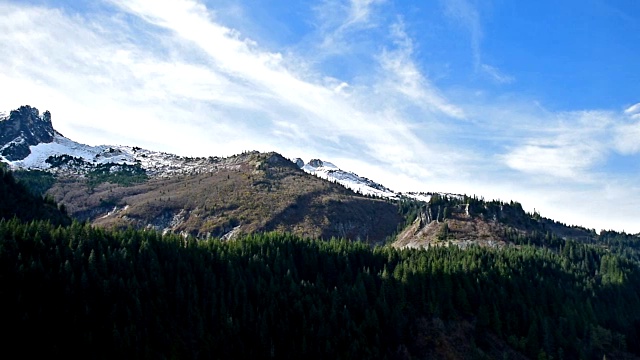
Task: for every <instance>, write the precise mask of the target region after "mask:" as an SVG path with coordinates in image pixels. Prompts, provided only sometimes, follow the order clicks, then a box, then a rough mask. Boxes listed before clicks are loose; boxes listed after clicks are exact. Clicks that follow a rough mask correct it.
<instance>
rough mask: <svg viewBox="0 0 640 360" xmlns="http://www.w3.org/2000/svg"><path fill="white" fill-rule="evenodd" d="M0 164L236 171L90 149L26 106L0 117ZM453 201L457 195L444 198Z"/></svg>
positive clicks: (132, 150) (314, 167) (216, 161)
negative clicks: (67, 136)
mask: <svg viewBox="0 0 640 360" xmlns="http://www.w3.org/2000/svg"><path fill="white" fill-rule="evenodd" d="M0 161H3V162H5V163H8V164H9V165H10V167H12V168H14V169H37V170H45V171H49V172H53V173H58V174H80V175H82V174H86V173H88V172H90V171H92V170H95V169H96V168H98V167H100V168H101V169H105V168H107V170H109V171H110V172H114V171H119V170H122V169H124V167H137V168H139V169H143V170H144V172H145V173H146V174H147V175H148V176H152V177H170V176H173V175H186V174H200V173H209V172H213V171H216V170H218V169H220V168H233V167H234V166H237V164H236V163H235V161H236V160H235V159H234V158H233V157H231V158H219V157H207V158H204V157H200V158H193V157H182V156H177V155H173V154H168V153H164V152H158V151H151V150H145V149H141V148H139V147H131V146H119V145H100V146H90V145H85V144H81V143H78V142H75V141H73V140H71V139H68V138H66V137H64V136H63V135H62V134H60V133H59V132H57V131H56V130H55V129H54V128H53V125H52V122H51V114H50V113H49V112H48V111H45V112H44V113H43V114H40V113H39V111H38V109H36V108H33V107H30V106H22V107H20V108H19V109H17V110H13V111H11V113H10V115H9V116H6V115H5V116H0ZM293 162H294V163H295V164H296V165H297V166H298V167H299V168H300V169H302V170H303V171H305V172H307V173H309V174H312V175H315V176H317V177H319V178H322V179H326V180H329V181H332V182H337V183H339V184H341V185H343V186H345V187H347V188H349V189H351V190H353V191H355V192H357V193H360V194H363V195H367V196H375V197H382V198H388V199H399V198H402V197H409V198H413V199H416V200H420V201H425V202H428V201H429V200H430V198H431V195H432V194H431V193H404V194H403V193H400V192H395V191H393V190H391V189H389V188H388V187H386V186H384V185H381V184H379V183H376V182H374V181H372V180H370V179H368V178H365V177H362V176H359V175H357V174H355V173H353V172H350V171H345V170H342V169H340V168H339V167H337V166H336V165H334V164H333V163H331V162H328V161H323V160H319V159H312V160H310V161H309V162H308V163H305V162H304V161H302V160H301V159H299V158H298V159H295V160H293ZM440 195H446V196H449V197H452V196H457V195H452V194H440Z"/></svg>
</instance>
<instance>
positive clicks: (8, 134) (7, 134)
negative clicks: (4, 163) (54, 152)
mask: <svg viewBox="0 0 640 360" xmlns="http://www.w3.org/2000/svg"><path fill="white" fill-rule="evenodd" d="M54 134H55V130H54V129H53V125H52V124H51V113H49V111H45V112H44V113H43V114H42V115H40V113H39V111H38V109H36V108H33V107H31V106H28V105H25V106H21V107H20V108H19V109H17V110H13V111H11V114H10V115H9V117H8V118H5V119H0V155H2V156H4V158H5V159H7V160H9V161H16V160H22V159H24V158H26V157H27V156H29V154H30V153H31V150H29V146H32V145H38V144H40V143H50V142H52V141H53V136H54Z"/></svg>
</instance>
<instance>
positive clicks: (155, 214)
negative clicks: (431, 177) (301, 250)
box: [49, 152, 402, 243]
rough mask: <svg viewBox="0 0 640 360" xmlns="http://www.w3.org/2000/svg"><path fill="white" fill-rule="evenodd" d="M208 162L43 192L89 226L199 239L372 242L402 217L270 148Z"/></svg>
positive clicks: (67, 181) (66, 183)
mask: <svg viewBox="0 0 640 360" xmlns="http://www.w3.org/2000/svg"><path fill="white" fill-rule="evenodd" d="M216 161H217V163H216V164H215V167H214V170H213V171H212V172H210V173H205V174H198V175H181V176H173V177H168V178H151V179H149V180H147V181H146V182H144V183H141V184H135V185H132V186H122V185H116V184H110V183H103V184H100V185H97V186H96V187H95V188H90V187H89V185H88V182H87V180H86V179H85V178H79V177H66V178H60V179H59V181H58V183H57V184H55V185H54V186H53V188H52V189H51V190H50V191H49V194H51V195H53V196H54V198H55V199H56V200H58V201H59V202H61V203H63V204H65V206H66V207H67V209H68V211H69V212H70V213H71V214H72V215H73V216H75V217H77V218H79V219H81V220H89V221H91V222H92V223H93V224H95V225H100V226H107V227H119V228H122V227H127V226H133V227H136V228H153V229H156V230H159V231H164V232H166V231H170V232H175V233H182V234H190V235H193V236H197V237H201V238H205V237H226V238H229V237H233V236H235V235H236V234H240V233H249V232H255V231H272V230H275V231H288V232H292V233H294V234H297V235H302V236H309V237H322V238H330V237H333V236H335V237H346V238H349V239H353V240H356V239H360V240H365V241H370V242H372V243H377V242H381V241H383V240H385V238H386V237H387V236H390V235H392V234H393V232H394V231H396V229H397V226H398V224H400V223H401V222H402V218H401V216H400V215H398V211H397V207H396V205H395V204H393V203H390V202H387V201H384V200H379V199H371V198H367V197H364V196H361V195H357V194H355V193H354V192H352V191H351V190H348V189H346V188H344V187H343V186H341V185H338V184H334V183H331V182H328V181H326V180H322V179H319V178H317V177H314V176H311V175H309V174H307V173H305V172H303V171H302V170H300V169H299V168H298V167H297V166H296V165H295V164H293V163H292V162H290V161H289V160H287V159H285V158H283V157H282V156H280V155H278V154H276V153H267V154H261V153H256V152H254V153H248V154H243V155H238V156H235V157H231V158H226V159H219V160H216Z"/></svg>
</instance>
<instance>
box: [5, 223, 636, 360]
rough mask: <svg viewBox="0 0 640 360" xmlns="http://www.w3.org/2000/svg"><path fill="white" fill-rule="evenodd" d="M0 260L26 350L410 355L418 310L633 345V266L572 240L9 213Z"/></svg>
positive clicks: (530, 337)
mask: <svg viewBox="0 0 640 360" xmlns="http://www.w3.org/2000/svg"><path fill="white" fill-rule="evenodd" d="M0 269H1V272H0V274H1V275H2V284H3V287H2V295H3V296H2V297H0V301H1V302H2V303H0V307H1V308H2V309H4V310H5V312H4V313H3V326H4V327H5V329H10V330H11V331H8V332H5V334H8V335H5V337H4V338H3V340H4V341H3V344H4V345H5V351H7V352H13V351H18V350H20V353H21V354H22V355H23V356H26V357H33V356H37V355H44V354H46V355H47V356H51V355H60V356H66V357H80V356H82V357H87V355H88V354H91V357H100V358H115V357H126V358H168V357H172V358H266V357H275V358H304V357H311V358H395V357H398V354H399V353H398V351H399V349H403V350H402V352H405V353H407V354H408V355H409V356H414V357H420V353H419V351H420V350H419V349H420V346H419V343H421V342H422V341H423V340H425V339H426V338H425V336H426V335H425V334H426V333H424V331H430V329H424V328H421V327H420V326H419V324H420V323H421V322H424V321H423V320H424V319H429V320H430V319H441V320H438V321H443V322H444V323H445V324H448V323H453V322H456V321H460V320H462V319H469V320H470V321H471V322H472V323H473V324H474V326H475V327H476V331H475V333H474V334H475V335H473V336H474V338H473V339H469V342H472V343H475V344H477V346H478V349H477V352H478V353H479V354H481V353H483V352H484V351H489V349H488V348H489V347H491V341H492V340H491V339H492V337H491V336H493V337H495V338H498V339H502V341H504V342H505V343H508V344H511V346H513V347H514V348H515V349H516V350H517V351H520V352H522V353H523V354H524V355H526V356H527V357H529V358H538V357H542V358H555V359H558V358H565V359H568V358H576V359H577V358H594V359H595V358H598V359H601V358H602V356H603V355H604V354H609V353H610V352H611V351H617V350H625V349H626V350H630V351H633V352H635V353H636V354H638V353H640V348H638V345H637V344H635V343H636V342H635V341H629V340H633V339H637V338H638V335H640V333H639V331H640V314H639V313H638V311H637V309H638V308H639V306H640V299H639V297H638V294H637V289H638V288H640V272H639V271H638V267H637V265H636V264H635V263H633V262H632V261H630V260H628V259H625V258H622V257H620V256H617V255H614V254H611V253H609V252H607V251H604V250H602V249H599V248H597V247H594V246H592V245H585V244H579V243H575V242H567V244H566V245H564V246H562V247H560V248H559V249H558V250H557V251H552V250H549V249H540V248H535V247H530V246H521V247H519V248H516V247H512V248H506V249H504V250H492V249H486V248H477V247H470V248H468V249H466V250H461V249H459V248H457V247H437V248H431V249H427V250H403V251H399V250H396V249H393V248H388V247H382V248H381V247H377V248H371V247H369V246H367V245H365V244H363V243H354V242H348V241H344V240H331V241H314V240H309V239H300V238H297V237H293V236H291V235H286V234H275V233H269V234H264V235H254V236H248V237H244V238H242V239H239V240H236V241H226V242H223V241H219V240H207V241H196V240H194V239H189V238H188V239H185V238H183V237H180V236H160V235H159V234H157V233H155V232H142V231H133V230H127V231H118V232H114V231H106V230H102V229H97V228H92V227H90V226H86V225H81V224H78V223H74V224H73V225H72V226H70V227H66V228H61V227H55V226H53V225H51V224H49V223H43V222H31V223H21V222H19V221H17V220H12V221H0ZM603 273H604V274H603ZM618 274H622V275H618ZM61 326H64V328H65V331H60V328H61ZM490 334H491V336H490ZM34 339H37V345H38V346H29V345H33V341H34ZM485 357H489V356H485Z"/></svg>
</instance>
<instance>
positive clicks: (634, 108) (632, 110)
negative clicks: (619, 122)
mask: <svg viewBox="0 0 640 360" xmlns="http://www.w3.org/2000/svg"><path fill="white" fill-rule="evenodd" d="M639 112H640V103H637V104H635V105H631V106H629V107H628V108H627V109H626V110H625V111H624V113H625V114H628V115H630V116H635V115H636V114H637V113H639Z"/></svg>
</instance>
